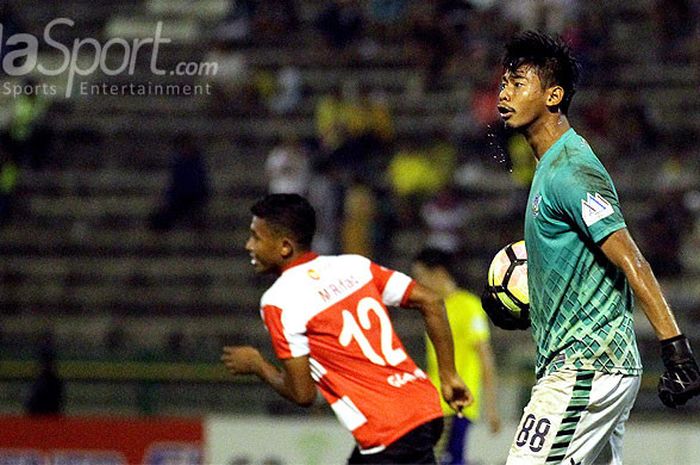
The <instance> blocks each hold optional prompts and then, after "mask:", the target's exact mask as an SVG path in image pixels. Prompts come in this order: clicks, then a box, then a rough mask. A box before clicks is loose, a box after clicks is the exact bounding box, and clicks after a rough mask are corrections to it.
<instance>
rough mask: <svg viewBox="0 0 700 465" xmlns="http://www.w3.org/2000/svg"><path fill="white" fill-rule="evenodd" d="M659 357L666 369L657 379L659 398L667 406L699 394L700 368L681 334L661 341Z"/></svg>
mask: <svg viewBox="0 0 700 465" xmlns="http://www.w3.org/2000/svg"><path fill="white" fill-rule="evenodd" d="M661 359H662V360H663V362H664V366H665V367H666V371H664V373H663V375H661V379H660V380H659V386H658V391H659V398H660V399H661V402H663V403H664V405H666V406H667V407H671V408H676V407H678V406H679V405H683V404H685V403H686V402H688V400H689V399H690V398H692V397H694V396H697V395H698V394H700V370H698V364H697V362H696V361H695V358H694V357H693V351H692V350H691V349H690V343H689V342H688V338H686V337H685V336H683V335H682V334H681V335H679V336H676V337H672V338H671V339H666V340H663V341H661Z"/></svg>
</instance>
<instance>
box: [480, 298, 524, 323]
mask: <svg viewBox="0 0 700 465" xmlns="http://www.w3.org/2000/svg"><path fill="white" fill-rule="evenodd" d="M481 306H482V307H483V308H484V311H485V312H486V314H487V315H488V316H489V318H490V319H491V321H492V322H493V324H494V325H496V326H498V327H499V328H501V329H506V330H509V331H510V330H515V329H527V328H529V327H530V315H529V312H528V311H527V310H522V311H521V313H520V316H515V315H513V313H512V312H511V311H510V310H509V309H508V308H507V307H506V306H505V305H503V303H502V302H501V301H500V300H498V297H496V295H495V294H494V293H493V292H491V291H489V289H488V288H484V292H482V293H481Z"/></svg>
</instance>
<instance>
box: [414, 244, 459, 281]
mask: <svg viewBox="0 0 700 465" xmlns="http://www.w3.org/2000/svg"><path fill="white" fill-rule="evenodd" d="M413 261H414V262H415V263H421V264H423V265H424V266H426V267H428V268H430V269H435V268H438V267H442V268H444V269H445V270H446V271H447V272H448V273H449V274H450V275H454V262H453V258H452V254H451V253H449V252H446V251H444V250H442V249H438V248H435V247H426V248H424V249H422V250H421V251H420V252H418V254H417V255H416V256H415V258H414V259H413Z"/></svg>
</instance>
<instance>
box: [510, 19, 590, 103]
mask: <svg viewBox="0 0 700 465" xmlns="http://www.w3.org/2000/svg"><path fill="white" fill-rule="evenodd" d="M523 65H529V66H532V67H534V68H535V71H536V72H537V75H538V76H539V78H540V80H541V81H542V86H543V88H545V89H546V88H547V87H551V86H553V85H558V86H561V87H562V88H563V89H564V97H563V98H562V101H561V103H560V104H559V108H560V109H561V111H562V113H564V114H567V112H568V111H569V105H570V104H571V99H572V98H573V97H574V94H575V93H576V84H577V83H578V79H579V75H580V66H579V63H578V61H577V60H576V57H574V55H573V53H572V52H571V49H570V48H569V46H568V45H567V44H566V42H564V40H563V39H562V38H561V37H559V36H550V35H547V34H545V33H543V32H538V31H526V32H523V33H521V34H518V35H516V36H515V37H513V39H511V41H510V42H508V43H507V44H506V47H505V54H504V56H503V67H504V68H505V69H506V70H508V71H510V72H515V71H516V70H517V69H518V68H520V67H521V66H523Z"/></svg>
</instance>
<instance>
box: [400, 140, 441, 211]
mask: <svg viewBox="0 0 700 465" xmlns="http://www.w3.org/2000/svg"><path fill="white" fill-rule="evenodd" d="M387 177H388V180H389V184H390V186H391V188H392V191H393V193H394V195H395V196H396V200H397V208H398V210H399V218H400V221H401V223H402V224H411V223H414V222H416V221H417V220H418V212H419V209H420V206H421V205H422V204H423V203H424V202H425V200H426V199H428V198H430V197H431V196H432V195H435V194H436V193H437V192H438V191H439V190H440V189H442V188H443V187H444V186H445V185H446V184H447V182H448V180H449V179H447V178H445V173H444V172H443V170H442V169H441V167H440V166H439V165H438V164H437V163H435V161H434V160H433V159H431V157H430V152H429V150H428V148H427V147H426V146H425V145H424V144H421V143H420V142H419V141H418V140H417V139H415V138H408V139H405V140H402V141H401V142H400V143H399V146H398V149H397V151H396V152H395V153H394V155H393V156H392V158H391V161H390V162H389V167H388V169H387Z"/></svg>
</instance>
